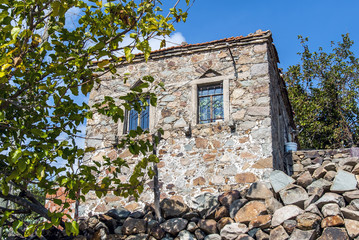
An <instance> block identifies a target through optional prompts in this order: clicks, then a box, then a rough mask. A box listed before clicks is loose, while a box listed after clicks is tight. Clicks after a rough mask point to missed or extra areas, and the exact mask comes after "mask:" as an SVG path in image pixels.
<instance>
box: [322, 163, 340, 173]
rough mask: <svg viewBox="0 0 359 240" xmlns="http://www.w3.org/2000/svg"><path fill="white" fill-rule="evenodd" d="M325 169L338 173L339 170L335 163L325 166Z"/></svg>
mask: <svg viewBox="0 0 359 240" xmlns="http://www.w3.org/2000/svg"><path fill="white" fill-rule="evenodd" d="M324 169H325V170H327V171H334V172H335V171H336V170H337V166H336V165H335V163H328V164H327V165H325V166H324Z"/></svg>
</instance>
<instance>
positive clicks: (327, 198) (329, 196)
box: [315, 192, 345, 208]
mask: <svg viewBox="0 0 359 240" xmlns="http://www.w3.org/2000/svg"><path fill="white" fill-rule="evenodd" d="M327 203H336V204H338V205H339V207H344V206H345V201H344V198H343V197H342V196H340V195H339V194H336V193H331V192H328V193H325V194H324V195H323V196H322V197H321V198H319V200H318V201H316V202H315V204H316V205H317V206H318V207H319V208H322V207H323V206H324V205H325V204H327Z"/></svg>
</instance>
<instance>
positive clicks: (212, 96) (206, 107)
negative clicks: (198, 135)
mask: <svg viewBox="0 0 359 240" xmlns="http://www.w3.org/2000/svg"><path fill="white" fill-rule="evenodd" d="M197 96H198V123H210V122H215V121H218V120H224V111H223V84H222V83H217V84H212V85H204V86H198V94H197Z"/></svg>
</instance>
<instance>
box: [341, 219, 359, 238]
mask: <svg viewBox="0 0 359 240" xmlns="http://www.w3.org/2000/svg"><path fill="white" fill-rule="evenodd" d="M344 222H345V229H346V230H347V232H348V234H349V237H351V238H355V237H357V236H359V221H356V220H351V219H344Z"/></svg>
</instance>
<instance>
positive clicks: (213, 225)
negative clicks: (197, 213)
mask: <svg viewBox="0 0 359 240" xmlns="http://www.w3.org/2000/svg"><path fill="white" fill-rule="evenodd" d="M198 228H200V229H201V230H202V231H203V232H205V233H207V234H214V233H217V222H216V221H215V220H213V219H201V220H199V221H198Z"/></svg>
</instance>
